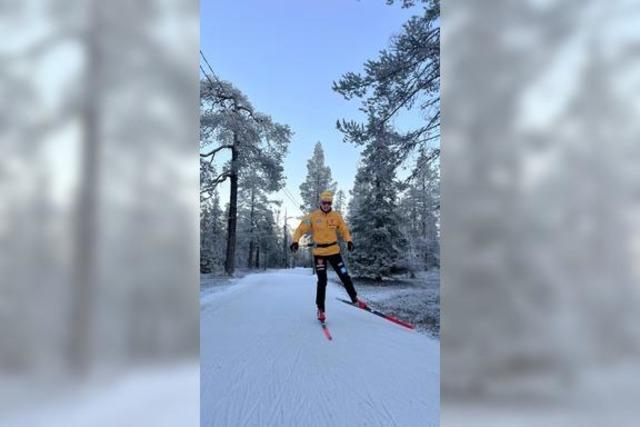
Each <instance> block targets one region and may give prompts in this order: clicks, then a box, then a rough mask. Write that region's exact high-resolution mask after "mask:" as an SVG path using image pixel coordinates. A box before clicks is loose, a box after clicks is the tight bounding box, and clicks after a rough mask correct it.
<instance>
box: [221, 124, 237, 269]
mask: <svg viewBox="0 0 640 427" xmlns="http://www.w3.org/2000/svg"><path fill="white" fill-rule="evenodd" d="M229 179H230V181H231V188H230V191H229V218H228V222H227V257H226V259H225V262H224V271H225V273H227V275H229V276H232V275H233V273H234V272H235V270H236V223H237V216H238V136H237V134H236V133H235V132H234V134H233V147H232V148H231V174H230V177H229Z"/></svg>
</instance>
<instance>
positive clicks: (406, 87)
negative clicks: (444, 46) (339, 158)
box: [333, 0, 440, 160]
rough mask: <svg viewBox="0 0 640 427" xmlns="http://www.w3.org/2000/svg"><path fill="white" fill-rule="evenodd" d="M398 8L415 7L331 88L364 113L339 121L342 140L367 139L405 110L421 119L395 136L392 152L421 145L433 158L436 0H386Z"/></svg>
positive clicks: (437, 134)
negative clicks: (359, 66) (376, 50)
mask: <svg viewBox="0 0 640 427" xmlns="http://www.w3.org/2000/svg"><path fill="white" fill-rule="evenodd" d="M387 3H388V4H393V3H400V4H401V6H402V7H403V8H415V10H416V12H417V14H416V15H414V16H412V17H411V18H409V20H408V21H407V22H406V23H405V24H404V25H403V28H402V31H400V32H399V33H398V34H397V35H396V36H394V37H392V38H391V41H390V43H389V46H388V47H387V48H386V49H383V50H381V51H380V54H379V57H378V58H376V59H373V60H368V61H367V62H366V63H365V66H364V72H363V73H354V72H348V73H346V74H344V75H343V76H342V78H341V79H340V80H339V81H338V82H334V83H333V90H334V91H336V92H338V93H339V94H341V95H342V96H343V97H344V98H345V99H347V100H350V99H354V98H358V99H360V101H361V107H360V109H361V110H362V111H363V112H364V113H365V114H366V116H367V118H366V120H365V121H364V122H357V121H354V120H344V119H343V120H339V121H338V122H337V127H338V130H340V131H341V132H343V134H344V138H345V141H348V142H352V143H355V144H358V145H365V144H368V143H369V141H370V140H371V139H373V138H374V137H375V135H376V134H377V133H378V132H380V130H381V129H384V127H385V126H387V125H388V124H389V121H390V120H391V119H393V118H396V117H398V116H401V115H403V114H405V113H406V112H407V111H408V110H412V109H413V110H414V111H417V112H418V113H419V114H420V115H421V116H422V118H423V120H421V121H420V125H419V126H417V127H416V128H414V129H411V130H408V131H406V132H404V133H402V134H401V135H400V137H399V138H395V140H394V141H393V147H392V149H393V150H394V152H395V155H396V156H398V157H399V158H401V159H403V160H404V159H406V158H407V157H408V156H409V155H410V154H411V153H414V152H415V151H414V150H415V149H417V148H419V147H426V148H427V149H428V150H429V151H430V153H429V154H430V155H431V156H432V157H434V158H436V157H438V156H439V154H440V148H439V147H438V148H436V147H435V146H431V145H430V143H431V141H437V140H439V138H440V0H402V1H397V0H396V1H394V0H387Z"/></svg>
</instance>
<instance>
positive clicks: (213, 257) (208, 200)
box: [200, 160, 224, 273]
mask: <svg viewBox="0 0 640 427" xmlns="http://www.w3.org/2000/svg"><path fill="white" fill-rule="evenodd" d="M202 162H203V161H202V160H201V163H202ZM215 176H216V170H215V167H214V166H213V165H212V164H210V163H209V162H205V164H201V167H200V182H201V183H202V184H203V185H207V184H208V183H210V181H211V180H212V179H214V178H215ZM223 246H224V223H223V213H222V210H221V209H220V198H219V196H218V191H217V189H216V188H214V187H212V188H211V190H209V191H208V192H206V193H201V194H200V272H201V273H210V272H212V271H217V270H219V269H220V268H221V266H222V262H223V253H222V248H223Z"/></svg>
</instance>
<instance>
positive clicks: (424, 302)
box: [330, 270, 440, 338]
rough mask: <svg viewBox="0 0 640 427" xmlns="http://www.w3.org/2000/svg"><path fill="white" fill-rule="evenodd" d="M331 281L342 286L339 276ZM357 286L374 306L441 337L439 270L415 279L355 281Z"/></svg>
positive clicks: (359, 292)
mask: <svg viewBox="0 0 640 427" xmlns="http://www.w3.org/2000/svg"><path fill="white" fill-rule="evenodd" d="M330 274H331V273H330ZM331 280H332V281H333V282H335V283H337V284H339V283H340V280H339V279H338V276H337V275H335V273H334V276H333V278H332V279H331ZM354 284H355V287H356V289H357V291H358V295H359V296H360V297H362V298H363V299H365V300H366V301H368V302H369V303H371V306H372V307H374V308H376V309H378V310H380V311H382V312H385V313H389V314H392V315H394V316H396V317H398V318H400V319H404V320H406V321H408V322H411V323H413V324H414V325H416V327H417V330H418V331H419V332H422V333H426V334H428V335H430V336H432V337H434V338H439V337H440V272H439V271H437V270H435V271H429V272H419V273H418V274H417V275H416V277H415V278H414V279H404V278H403V279H396V280H385V281H384V282H382V283H375V282H364V281H360V280H354Z"/></svg>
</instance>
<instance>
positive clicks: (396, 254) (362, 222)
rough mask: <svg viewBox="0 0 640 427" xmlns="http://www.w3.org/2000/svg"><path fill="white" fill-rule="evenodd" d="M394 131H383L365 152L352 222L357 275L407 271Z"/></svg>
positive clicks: (351, 261)
mask: <svg viewBox="0 0 640 427" xmlns="http://www.w3.org/2000/svg"><path fill="white" fill-rule="evenodd" d="M394 137H395V135H394V134H392V133H391V132H386V131H385V132H381V133H379V134H378V135H377V136H376V138H375V139H374V140H373V141H372V142H371V143H370V144H369V145H368V146H367V148H366V149H365V150H364V151H363V153H362V162H361V165H360V167H359V168H358V172H357V174H356V179H355V183H354V188H353V192H352V197H351V202H350V203H349V224H350V227H351V232H352V235H353V236H352V237H353V241H354V244H355V245H356V250H355V251H354V252H353V253H352V254H351V255H350V256H349V266H350V269H351V271H352V272H353V274H354V276H356V277H365V278H371V279H375V280H377V281H381V280H382V278H383V277H384V276H389V275H391V274H393V273H398V272H401V271H404V270H406V261H405V259H404V258H405V257H404V255H405V247H406V241H405V239H404V236H403V235H402V233H401V231H400V216H399V213H398V207H397V199H398V194H399V192H400V191H401V189H402V184H401V183H400V182H399V181H398V180H397V179H396V176H395V175H396V168H397V166H398V158H397V156H395V155H394V153H393V152H392V150H391V149H390V148H389V147H390V142H392V141H389V139H390V138H394Z"/></svg>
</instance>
